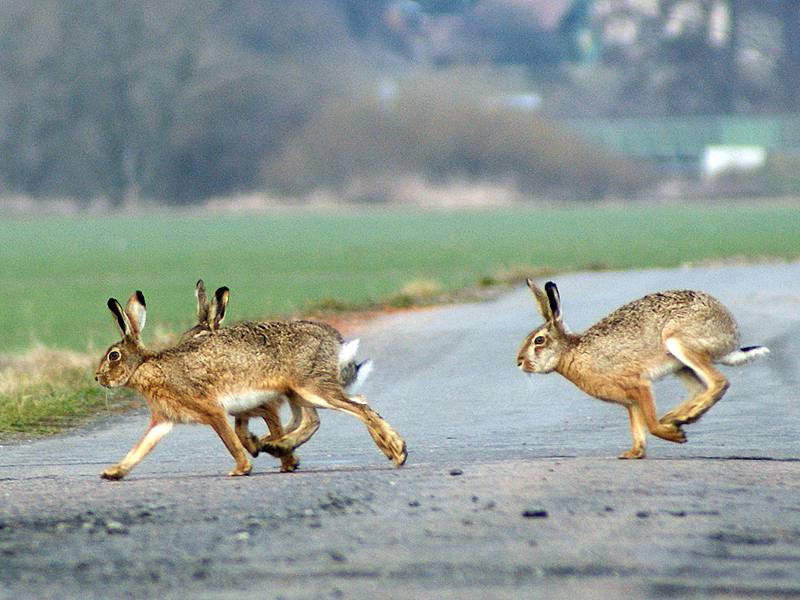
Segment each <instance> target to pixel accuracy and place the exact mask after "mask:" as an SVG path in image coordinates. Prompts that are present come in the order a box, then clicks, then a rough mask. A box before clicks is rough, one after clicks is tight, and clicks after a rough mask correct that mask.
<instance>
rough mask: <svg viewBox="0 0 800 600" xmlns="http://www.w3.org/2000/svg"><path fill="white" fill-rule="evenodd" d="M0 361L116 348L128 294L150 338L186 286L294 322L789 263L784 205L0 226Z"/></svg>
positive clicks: (793, 252) (182, 322)
mask: <svg viewBox="0 0 800 600" xmlns="http://www.w3.org/2000/svg"><path fill="white" fill-rule="evenodd" d="M0 248H2V254H0V354H2V353H17V352H20V351H24V350H25V349H26V348H29V347H32V346H35V345H37V344H44V345H46V346H50V347H56V348H67V349H73V350H78V351H86V350H87V349H90V350H92V351H97V350H98V349H102V348H105V347H106V346H107V345H108V344H109V343H111V342H113V341H115V340H116V339H117V332H116V329H115V328H114V326H113V322H112V319H111V317H110V315H109V313H108V310H107V309H106V307H105V302H106V299H107V298H108V297H109V296H116V297H118V298H119V299H120V300H122V301H123V302H124V299H125V298H127V296H128V295H129V294H130V293H131V292H132V291H133V290H134V289H137V288H138V289H141V290H143V291H144V293H145V296H146V297H147V301H148V328H147V330H146V331H145V340H147V339H149V336H152V334H153V330H154V329H155V328H162V329H165V330H167V331H177V330H180V329H182V328H185V327H187V326H188V325H189V324H190V323H191V321H192V316H193V310H194V298H193V288H194V283H195V281H196V279H197V278H198V277H203V278H204V279H205V280H206V283H207V284H208V286H209V287H211V288H214V287H216V286H219V285H223V284H224V285H228V286H230V288H231V290H232V300H231V304H230V311H231V318H232V319H234V320H235V319H244V318H255V317H266V316H274V315H288V314H297V313H301V312H303V311H304V310H307V309H308V308H309V307H311V306H312V305H315V304H318V303H319V302H320V301H324V300H326V299H335V300H337V301H341V302H343V303H346V304H350V305H352V304H355V305H359V304H364V303H367V302H374V301H381V300H384V299H386V298H388V297H390V296H392V295H394V294H397V293H398V291H399V290H400V289H401V288H402V287H403V286H404V285H405V284H406V283H408V282H409V281H411V280H415V279H432V280H436V281H438V282H439V283H440V284H441V285H442V287H443V288H444V289H457V288H462V287H465V286H473V285H475V284H476V283H478V281H479V280H480V279H481V278H492V277H495V276H496V275H497V274H498V273H500V272H503V271H508V270H512V271H515V270H517V271H520V272H522V271H524V270H525V268H531V269H544V268H552V269H555V270H578V269H589V268H614V269H618V268H619V269H625V268H634V267H649V266H672V265H677V264H681V263H683V262H685V261H696V260H700V259H707V258H719V257H730V256H743V257H780V258H791V259H794V258H797V257H798V256H800V210H798V208H797V206H791V205H788V204H787V205H770V206H766V205H756V206H745V205H726V206H718V207H696V208H684V207H640V206H633V207H613V208H611V207H609V208H588V207H578V208H574V209H546V210H535V209H508V210H496V211H481V212H473V211H463V212H380V211H368V212H365V213H361V214H355V213H351V212H343V213H340V214H336V213H328V214H291V215H290V214H284V215H270V216H247V217H239V216H214V217H207V218H202V217H181V216H152V217H137V218H123V217H108V218H98V217H85V218H74V219H73V218H57V219H56V218H48V219H37V220H4V221H2V223H0Z"/></svg>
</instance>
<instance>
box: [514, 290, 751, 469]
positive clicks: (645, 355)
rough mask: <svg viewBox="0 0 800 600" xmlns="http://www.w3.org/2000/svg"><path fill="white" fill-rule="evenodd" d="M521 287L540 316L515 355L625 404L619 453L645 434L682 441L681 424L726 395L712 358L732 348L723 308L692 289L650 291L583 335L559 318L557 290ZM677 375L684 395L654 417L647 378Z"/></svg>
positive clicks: (633, 453) (630, 454)
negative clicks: (626, 422) (627, 434)
mask: <svg viewBox="0 0 800 600" xmlns="http://www.w3.org/2000/svg"><path fill="white" fill-rule="evenodd" d="M528 286H529V287H530V289H531V291H532V292H533V295H534V297H535V298H536V301H537V303H538V305H539V310H540V312H541V313H542V316H543V317H544V319H545V323H544V325H542V326H541V327H539V328H538V329H536V330H534V331H533V332H531V333H530V334H529V335H528V336H527V337H526V338H525V341H524V342H523V343H522V346H521V348H520V350H519V352H518V353H517V365H518V366H519V367H520V368H521V369H522V370H523V371H525V372H527V373H549V372H551V371H555V372H557V373H560V374H561V375H563V376H564V377H566V378H567V379H569V380H570V381H571V382H572V383H574V384H575V385H576V386H578V387H579V388H580V389H581V390H583V391H584V392H586V393H587V394H589V395H591V396H594V397H595V398H599V399H600V400H605V401H608V402H614V403H617V404H621V405H623V406H625V408H626V409H627V410H628V413H629V414H628V416H629V418H630V424H631V434H632V436H633V447H632V448H631V450H629V451H627V452H625V453H623V454H622V455H621V456H620V458H643V457H644V456H645V444H646V433H647V431H649V432H650V433H652V434H653V435H655V436H658V437H660V438H662V439H665V440H669V441H671V442H678V443H683V442H685V441H686V436H685V434H684V432H683V430H682V428H681V426H682V425H684V424H688V423H693V422H694V421H696V420H697V419H699V418H700V417H701V416H702V415H703V414H705V412H707V411H708V409H710V408H711V406H713V405H714V403H716V402H717V401H718V400H719V399H720V398H721V397H722V395H723V394H724V393H725V390H726V389H727V387H728V382H727V380H726V379H725V377H724V376H723V375H722V374H721V373H720V372H719V371H717V370H716V369H715V368H714V367H713V365H712V363H713V362H715V361H717V360H718V359H721V358H722V357H724V356H726V355H728V354H729V353H731V352H733V351H734V350H736V349H737V348H738V344H739V333H738V329H737V326H736V322H735V320H734V319H733V317H732V316H731V314H730V312H728V310H727V309H726V308H725V307H724V306H723V305H722V304H721V303H720V302H719V301H718V300H716V299H715V298H713V297H711V296H709V295H708V294H705V293H703V292H697V291H687V290H680V291H668V292H659V293H655V294H649V295H647V296H644V297H643V298H640V299H638V300H635V301H633V302H630V303H629V304H626V305H625V306H622V307H621V308H618V309H617V310H615V311H614V312H612V313H611V314H609V315H608V316H607V317H605V318H604V319H602V320H600V321H599V322H597V323H596V324H595V325H593V326H592V327H590V328H589V329H588V330H587V331H586V332H584V333H583V334H575V333H571V332H570V331H569V330H568V328H567V327H566V325H565V324H564V322H563V315H562V313H561V302H560V297H559V294H558V288H557V287H556V285H555V284H554V283H552V282H548V283H547V285H546V286H545V291H542V290H541V289H540V288H539V287H538V286H536V285H535V284H534V283H533V282H532V281H531V280H528ZM670 372H676V373H678V374H679V375H680V376H681V379H682V380H683V381H684V382H685V383H686V384H687V388H688V389H689V391H690V394H691V395H690V397H689V398H688V399H687V400H686V401H685V402H683V403H682V404H681V405H679V406H678V407H676V408H675V409H673V410H672V411H670V412H668V413H667V414H666V415H664V416H663V417H662V418H661V419H658V418H657V417H656V406H655V401H654V400H653V393H652V383H651V382H652V381H653V380H654V379H657V378H658V377H660V376H663V375H665V374H667V373H670Z"/></svg>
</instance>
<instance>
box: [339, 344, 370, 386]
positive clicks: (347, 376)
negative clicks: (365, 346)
mask: <svg viewBox="0 0 800 600" xmlns="http://www.w3.org/2000/svg"><path fill="white" fill-rule="evenodd" d="M358 342H359V340H351V341H349V342H345V343H344V344H342V348H341V350H340V351H339V382H340V383H341V384H342V387H343V388H345V389H347V391H348V392H350V393H352V392H355V391H356V390H357V389H358V388H359V387H360V386H361V384H362V383H364V382H365V381H366V380H367V377H368V376H369V374H370V373H371V372H372V361H371V360H365V361H363V362H361V363H357V362H356V360H355V357H356V352H357V351H358Z"/></svg>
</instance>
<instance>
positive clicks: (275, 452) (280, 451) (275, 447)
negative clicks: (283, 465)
mask: <svg viewBox="0 0 800 600" xmlns="http://www.w3.org/2000/svg"><path fill="white" fill-rule="evenodd" d="M261 450H262V451H264V452H266V453H268V454H271V455H272V456H274V457H275V458H283V457H284V456H289V455H290V454H291V453H292V450H294V448H292V447H291V446H284V445H283V444H275V443H273V442H263V441H262V442H261Z"/></svg>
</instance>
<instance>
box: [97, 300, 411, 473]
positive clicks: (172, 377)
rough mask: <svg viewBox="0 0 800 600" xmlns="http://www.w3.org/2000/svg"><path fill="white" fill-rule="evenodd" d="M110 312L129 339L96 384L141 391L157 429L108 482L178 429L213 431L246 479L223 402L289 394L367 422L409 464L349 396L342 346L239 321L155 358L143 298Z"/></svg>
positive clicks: (112, 353) (285, 327)
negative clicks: (342, 374) (147, 340)
mask: <svg viewBox="0 0 800 600" xmlns="http://www.w3.org/2000/svg"><path fill="white" fill-rule="evenodd" d="M109 308H110V309H111V311H112V313H113V314H114V315H115V317H116V319H117V324H118V325H119V327H120V330H121V332H122V335H123V337H122V340H121V341H120V342H119V343H118V344H115V345H113V346H111V347H110V348H109V349H108V350H107V351H106V353H105V355H104V356H103V358H102V360H101V361H100V364H99V366H98V368H97V372H96V379H97V381H99V382H100V384H101V385H103V386H106V387H118V386H126V387H130V388H132V389H134V390H136V391H138V392H139V393H141V394H142V396H144V398H145V400H146V401H147V404H148V406H149V408H150V412H151V423H150V426H149V427H148V429H147V431H146V432H145V435H144V436H143V438H142V440H140V442H139V443H137V444H136V445H135V446H134V448H133V449H132V450H131V452H130V453H129V454H128V456H126V458H125V459H123V461H121V462H120V463H119V464H117V465H114V466H113V467H110V468H108V469H106V470H105V471H104V472H103V477H105V478H108V479H120V478H122V477H124V476H125V475H126V474H127V473H128V472H130V470H131V469H132V468H133V467H134V466H135V465H136V464H137V463H138V462H139V461H140V460H141V459H142V458H144V456H145V455H146V454H147V453H148V452H149V451H150V449H152V447H153V446H154V445H155V444H156V443H157V442H158V440H159V439H160V437H161V436H163V435H164V434H165V433H166V432H167V431H169V425H170V424H173V423H203V424H207V425H210V426H211V427H213V428H214V430H215V431H216V432H217V434H218V435H219V436H220V439H222V441H223V443H224V444H225V446H226V447H227V448H228V451H229V452H230V453H231V455H232V456H233V458H234V460H235V461H236V466H235V468H234V470H233V471H231V472H230V475H246V474H248V473H249V472H250V470H251V468H252V465H251V463H250V461H249V459H248V458H247V457H246V455H245V448H244V446H243V445H242V442H241V441H240V439H239V438H238V437H237V435H236V433H235V432H234V430H233V428H231V426H230V424H229V422H228V420H227V415H228V412H227V411H226V409H225V408H224V406H223V401H224V400H223V399H225V398H229V399H230V398H236V397H241V395H242V394H247V393H253V394H261V393H263V394H272V395H273V396H267V397H268V398H270V397H274V395H275V394H278V395H291V397H293V398H295V399H296V401H297V402H300V403H302V404H304V405H306V406H311V407H314V408H332V409H334V410H341V411H344V412H348V413H350V414H353V415H355V416H357V417H358V418H359V419H361V420H362V421H363V422H364V423H365V425H366V426H367V428H368V430H369V432H370V435H371V436H372V437H373V439H374V440H375V441H376V443H377V444H378V446H379V448H380V449H381V450H382V451H383V452H384V454H385V455H386V456H387V457H389V458H391V459H392V460H394V462H395V463H396V464H397V465H402V464H403V463H404V462H405V459H406V447H405V442H404V441H403V440H402V438H400V436H399V435H398V434H397V433H396V432H395V431H394V430H393V429H392V428H391V427H390V426H389V425H388V423H386V422H385V421H383V420H382V419H380V417H377V418H376V415H377V413H375V412H374V411H372V410H371V409H370V408H369V407H368V406H366V405H365V404H362V403H361V402H360V401H358V400H355V401H354V400H352V399H350V398H349V397H348V396H347V395H346V394H345V393H344V390H343V389H342V386H341V383H340V382H339V367H338V344H337V342H336V340H334V339H332V338H330V337H329V338H320V337H317V336H314V335H313V334H312V333H311V332H310V331H309V330H308V328H305V327H296V326H293V325H292V324H291V323H287V322H280V321H267V322H263V323H241V324H238V325H236V326H233V327H229V328H225V329H220V330H218V331H216V332H215V333H214V335H203V336H198V337H193V338H190V339H186V340H184V341H182V342H180V343H179V344H178V345H177V346H174V347H172V348H168V349H166V350H162V351H160V352H151V351H149V350H147V349H146V348H144V346H143V345H142V343H141V340H140V337H139V333H140V331H141V329H142V328H143V326H144V320H145V307H144V297H143V296H142V295H141V293H140V292H137V293H135V294H133V295H132V296H131V298H130V300H129V301H128V304H127V306H126V308H125V310H123V309H122V307H121V306H120V305H119V303H118V302H117V301H116V300H114V299H113V298H112V299H110V300H109ZM258 408H260V407H259V406H253V407H251V410H252V409H258ZM237 412H242V413H244V414H248V412H249V411H247V410H241V411H240V410H239V408H238V407H237V408H235V409H231V414H234V415H236V413H237Z"/></svg>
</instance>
